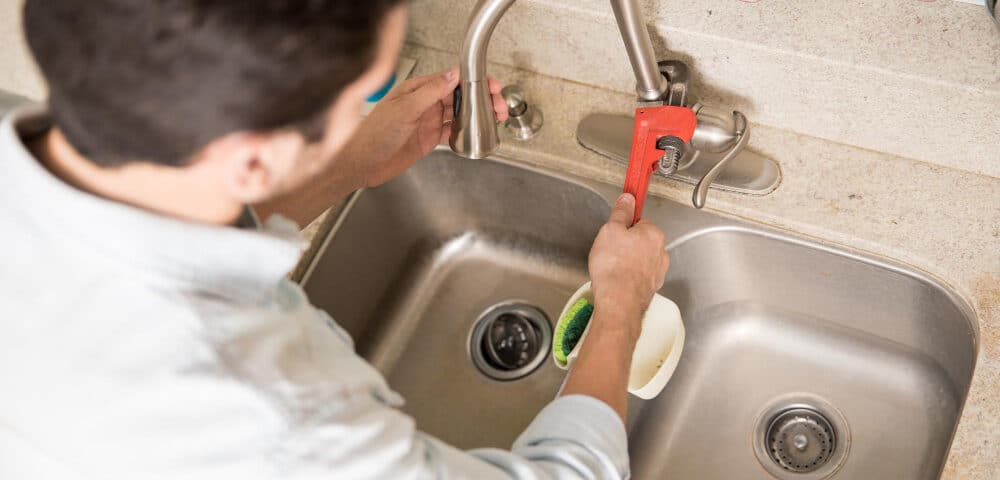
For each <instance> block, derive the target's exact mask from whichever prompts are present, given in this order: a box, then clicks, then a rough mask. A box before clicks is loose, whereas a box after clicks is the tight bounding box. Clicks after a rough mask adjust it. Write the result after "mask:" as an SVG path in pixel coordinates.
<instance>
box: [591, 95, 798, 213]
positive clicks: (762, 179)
mask: <svg viewBox="0 0 1000 480" xmlns="http://www.w3.org/2000/svg"><path fill="white" fill-rule="evenodd" d="M633 124H634V120H633V119H632V117H629V116H627V115H616V114H609V113H592V114H590V115H588V116H587V117H586V118H584V119H583V120H582V121H581V122H580V125H579V126H577V129H576V139H577V141H578V142H580V145H583V146H584V147H585V148H587V149H588V150H592V151H594V152H597V153H599V154H601V155H603V156H605V157H608V158H610V159H612V160H615V161H616V162H618V163H621V164H622V165H627V164H628V158H629V151H630V149H631V145H632V127H633ZM723 156H724V154H723V153H712V152H708V151H701V152H700V154H699V156H698V160H697V161H695V162H691V163H689V164H688V165H686V166H684V165H682V167H683V168H681V169H679V170H677V171H676V172H674V173H671V174H669V175H663V174H661V173H657V175H660V176H664V177H666V178H670V179H673V180H677V181H679V182H683V183H686V184H689V185H697V184H698V181H700V180H701V179H702V178H703V177H704V176H705V174H706V173H708V171H709V170H711V169H712V167H714V166H715V165H716V164H717V163H719V161H721V160H722V157H723ZM780 183H781V168H780V167H778V163H777V162H775V161H774V160H772V159H770V158H768V157H765V156H763V155H760V154H758V153H756V152H753V151H752V150H743V151H742V152H740V153H739V154H738V155H736V157H735V158H733V159H732V161H730V162H729V164H728V165H727V166H726V168H725V169H723V170H722V171H721V172H720V173H719V176H717V177H716V178H715V181H714V182H712V185H711V188H713V189H716V190H723V191H729V192H739V193H745V194H749V195H767V194H768V193H771V192H773V191H774V189H776V188H778V185H779V184H780Z"/></svg>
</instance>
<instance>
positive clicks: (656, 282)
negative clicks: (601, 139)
mask: <svg viewBox="0 0 1000 480" xmlns="http://www.w3.org/2000/svg"><path fill="white" fill-rule="evenodd" d="M634 210H635V199H634V198H633V197H632V196H631V195H628V194H625V195H622V196H621V197H620V198H619V199H618V201H617V202H616V203H615V205H614V207H613V208H612V211H611V218H610V219H609V220H608V223H607V224H606V225H605V226H604V227H602V228H601V232H600V233H599V234H598V236H597V239H596V240H595V241H594V247H593V249H592V250H591V253H590V264H589V267H590V278H591V282H592V286H591V288H592V290H593V292H594V315H593V317H592V318H591V320H590V322H591V323H590V330H589V332H588V333H587V338H586V340H585V341H584V342H583V344H582V345H581V346H580V354H579V356H578V357H577V358H576V361H574V362H573V366H572V367H571V370H570V373H569V376H568V377H567V379H566V383H565V384H564V386H563V390H562V393H561V394H562V395H572V394H582V395H589V396H592V397H594V398H597V399H599V400H601V401H603V402H605V403H607V404H608V405H610V406H611V407H612V408H614V409H615V411H616V412H618V415H619V416H621V418H622V420H623V421H624V420H625V418H626V414H627V412H626V407H627V405H628V378H629V368H630V367H631V364H632V351H633V350H634V349H635V342H636V340H637V339H638V338H639V334H640V332H641V330H642V317H643V315H644V314H645V312H646V308H648V307H649V302H650V301H651V300H652V298H653V294H655V293H656V291H657V290H659V289H660V287H662V286H663V278H664V276H665V275H666V273H667V268H668V267H669V265H670V257H669V256H668V255H667V251H666V249H665V248H664V236H663V232H661V231H660V230H659V229H658V228H656V227H655V226H653V225H652V224H650V223H647V222H644V221H639V223H637V224H635V225H634V226H632V227H629V223H630V222H631V220H632V218H633V217H632V215H633V212H634Z"/></svg>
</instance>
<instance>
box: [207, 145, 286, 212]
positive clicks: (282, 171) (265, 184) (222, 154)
mask: <svg viewBox="0 0 1000 480" xmlns="http://www.w3.org/2000/svg"><path fill="white" fill-rule="evenodd" d="M303 143H304V141H303V138H302V135H301V134H300V133H298V132H293V131H275V132H236V133H231V134H229V135H226V136H225V137H222V138H220V139H218V140H216V141H214V142H212V144H211V145H209V148H207V149H206V153H208V157H209V159H211V160H210V161H212V162H218V163H216V167H217V168H218V171H219V172H220V173H221V175H222V184H223V186H224V188H225V189H226V190H227V191H228V193H229V196H230V197H232V198H233V199H235V200H237V201H239V202H241V203H244V204H253V203H257V202H259V201H261V200H264V199H266V198H269V197H271V196H273V195H274V194H275V193H276V192H278V191H279V189H280V186H281V184H282V181H283V180H284V179H285V177H286V176H287V175H288V174H289V172H290V171H291V169H292V166H293V165H294V164H295V159H296V158H297V156H298V155H299V153H300V152H301V150H302V148H303Z"/></svg>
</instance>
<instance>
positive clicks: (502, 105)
mask: <svg viewBox="0 0 1000 480" xmlns="http://www.w3.org/2000/svg"><path fill="white" fill-rule="evenodd" d="M493 112H494V113H495V114H496V116H497V120H498V121H500V122H506V121H507V118H508V117H509V116H510V113H509V112H508V111H507V102H506V101H504V99H503V97H501V96H500V95H497V94H493Z"/></svg>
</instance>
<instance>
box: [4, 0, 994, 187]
mask: <svg viewBox="0 0 1000 480" xmlns="http://www.w3.org/2000/svg"><path fill="white" fill-rule="evenodd" d="M22 2H23V0H0V46H2V47H0V65H2V66H3V67H2V68H0V90H6V91H10V92H14V93H17V94H20V95H24V96H26V97H29V98H33V99H41V98H43V97H44V95H45V86H44V83H43V82H42V80H41V79H40V78H39V76H38V74H37V72H36V71H35V66H34V64H33V63H32V61H31V58H30V56H29V55H28V52H27V49H26V47H25V45H24V41H23V38H22V35H21V19H20V11H21V5H22ZM473 3H474V0H461V1H456V0H415V1H413V2H412V3H411V5H412V8H411V9H410V11H411V33H410V37H409V41H410V42H412V43H415V44H418V45H423V46H427V47H431V48H435V49H439V50H445V51H448V52H454V53H456V54H457V51H458V48H459V45H460V44H461V40H462V36H463V33H464V28H465V22H466V19H467V17H468V13H469V10H470V9H471V7H472V5H473ZM640 4H641V5H642V8H643V11H644V12H646V16H647V18H648V19H649V22H648V23H649V28H650V33H651V34H652V37H653V42H654V46H655V48H656V51H657V56H658V57H659V58H661V59H669V58H679V59H682V60H685V61H687V62H688V64H689V65H690V66H691V67H692V69H693V74H694V76H693V82H692V87H691V88H692V90H691V91H692V94H693V97H694V98H695V99H698V100H700V101H703V102H704V103H707V104H711V105H718V106H727V107H733V108H735V109H738V110H741V111H743V112H744V113H746V114H747V115H748V116H749V118H750V119H751V121H753V122H754V123H759V124H765V125H770V126H774V127H777V128H781V129H785V130H790V131H793V132H796V133H801V134H805V135H810V136H815V137H819V138H823V139H827V140H832V141H835V142H839V143H845V144H849V145H856V146H860V147H863V148H868V149H872V150H876V151H881V152H886V153H892V154H896V155H901V156H905V157H909V158H913V159H917V160H922V161H926V162H929V163H934V164H938V165H943V166H948V167H953V168H958V169H961V170H966V171H969V172H974V173H980V174H986V175H991V176H994V177H1000V33H998V32H997V31H996V29H995V28H994V27H993V25H992V23H990V21H989V18H988V17H987V16H986V14H985V13H984V12H983V8H982V7H981V6H978V5H970V4H966V3H959V2H954V1H951V0H937V1H931V2H926V1H918V0H884V1H860V0H849V1H848V0H844V1H839V2H830V1H826V0H796V1H787V0H759V1H756V2H752V1H741V0H640ZM489 58H490V60H491V61H493V62H498V63H503V64H506V65H511V66H514V67H517V68H520V69H524V70H529V71H534V72H538V73H542V74H546V75H551V76H555V77H561V78H565V79H569V80H573V81H576V82H581V83H585V84H590V85H596V86H600V87H604V88H609V89H613V90H618V91H625V92H628V91H631V90H632V88H633V86H634V83H635V80H634V78H633V76H632V71H631V69H630V68H629V66H628V61H627V60H626V58H625V52H624V48H623V46H622V44H621V39H620V38H619V37H618V30H617V28H616V27H615V22H614V17H613V15H612V13H611V8H610V6H609V4H608V2H607V1H606V0H519V1H517V2H516V3H515V4H514V6H513V7H511V9H510V11H509V12H508V13H507V15H506V16H505V18H504V19H503V20H501V22H500V25H499V26H498V27H497V31H496V33H495V34H494V38H493V41H492V42H491V45H490V54H489ZM528 93H529V95H530V92H528ZM751 142H752V140H751Z"/></svg>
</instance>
